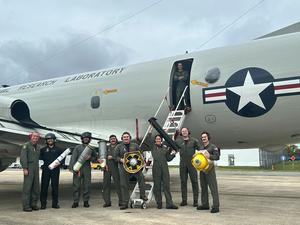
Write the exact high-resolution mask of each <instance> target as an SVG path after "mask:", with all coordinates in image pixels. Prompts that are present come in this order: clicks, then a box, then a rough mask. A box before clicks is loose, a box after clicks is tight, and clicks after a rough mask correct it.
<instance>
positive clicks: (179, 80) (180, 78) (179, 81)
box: [174, 62, 191, 112]
mask: <svg viewBox="0 0 300 225" xmlns="http://www.w3.org/2000/svg"><path fill="white" fill-rule="evenodd" d="M174 82H175V83H174V86H175V97H176V101H175V103H176V104H175V107H176V106H177V104H178V103H179V100H180V97H181V95H182V93H183V91H184V89H185V87H186V86H188V84H189V73H188V72H187V71H186V70H184V69H183V65H182V63H181V62H178V63H177V71H176V72H175V73H174ZM188 91H189V90H186V92H185V94H184V96H183V99H182V100H181V102H180V105H179V109H184V107H183V106H185V109H186V110H187V111H188V112H189V111H190V110H191V107H190V103H189V101H188V97H187V96H188ZM184 103H185V104H184Z"/></svg>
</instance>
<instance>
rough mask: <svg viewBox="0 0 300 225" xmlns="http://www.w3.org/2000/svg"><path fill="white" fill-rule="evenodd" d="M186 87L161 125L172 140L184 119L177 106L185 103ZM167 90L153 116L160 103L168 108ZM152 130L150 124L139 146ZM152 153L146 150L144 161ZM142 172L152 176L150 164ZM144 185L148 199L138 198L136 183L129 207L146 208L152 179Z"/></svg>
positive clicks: (148, 158)
mask: <svg viewBox="0 0 300 225" xmlns="http://www.w3.org/2000/svg"><path fill="white" fill-rule="evenodd" d="M187 88H188V86H186V87H185V89H184V91H183V93H182V95H181V97H180V99H179V102H178V103H177V106H176V108H175V109H174V110H170V112H169V114H168V116H167V118H166V120H165V122H164V125H163V130H164V131H165V132H166V133H167V134H168V136H169V137H170V138H172V140H174V139H175V136H176V132H177V131H179V130H180V129H181V128H182V126H183V123H184V119H185V111H184V110H181V109H180V110H179V106H180V103H181V102H182V101H183V103H184V105H186V103H185V99H184V95H185V93H186V91H187ZM169 90H170V88H168V89H167V92H166V95H165V96H164V97H163V99H162V101H161V103H160V105H159V107H158V109H157V111H156V113H155V115H154V118H156V117H157V115H158V113H159V111H160V109H161V107H162V105H163V104H164V103H165V102H166V103H167V104H168V108H169V109H170V108H171V107H170V104H169V102H168V100H167V99H168V98H167V96H168V94H169ZM151 131H152V126H151V125H149V127H148V129H147V131H146V134H145V136H144V138H143V140H142V142H141V143H140V147H141V146H142V145H143V143H144V141H145V140H146V137H147V135H148V133H150V132H151ZM152 160H153V159H152V155H151V153H150V152H147V153H146V155H145V161H146V163H147V162H148V161H152ZM143 173H144V174H145V175H147V176H148V177H152V165H146V166H145V168H144V170H143ZM145 185H146V195H147V198H148V200H147V201H144V200H142V199H140V197H139V196H140V189H139V185H138V183H136V185H135V187H134V189H133V191H132V194H131V196H130V207H131V208H134V207H141V208H142V209H146V208H147V204H148V203H150V201H151V199H152V197H153V181H147V182H145Z"/></svg>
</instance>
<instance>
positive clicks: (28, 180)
mask: <svg viewBox="0 0 300 225" xmlns="http://www.w3.org/2000/svg"><path fill="white" fill-rule="evenodd" d="M29 138H30V141H29V142H26V143H25V144H24V145H23V147H22V150H21V156H20V163H21V166H22V168H23V174H24V182H23V211H25V212H31V211H32V210H39V207H38V206H37V202H38V200H39V192H40V191H39V156H40V149H39V147H38V146H37V143H38V141H39V138H40V135H39V133H37V132H32V133H31V134H30V135H29Z"/></svg>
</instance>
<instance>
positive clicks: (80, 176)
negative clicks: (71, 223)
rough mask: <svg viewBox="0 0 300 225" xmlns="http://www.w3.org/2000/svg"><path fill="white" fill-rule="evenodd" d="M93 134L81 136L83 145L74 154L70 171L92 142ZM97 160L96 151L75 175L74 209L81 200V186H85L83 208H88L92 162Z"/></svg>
mask: <svg viewBox="0 0 300 225" xmlns="http://www.w3.org/2000/svg"><path fill="white" fill-rule="evenodd" d="M91 139H92V134H91V133H90V132H84V133H82V134H81V141H82V144H80V145H77V146H76V147H75V148H74V150H73V152H72V157H71V160H70V165H69V166H70V170H72V169H73V166H74V165H75V163H76V162H77V160H78V158H79V157H80V155H81V153H82V152H83V151H84V149H85V148H86V146H87V145H88V144H89V143H90V142H91ZM96 159H97V154H96V152H95V150H92V152H91V155H87V156H85V162H84V163H83V165H82V166H81V168H80V170H79V171H78V172H77V173H73V200H74V202H73V204H72V208H77V207H78V203H79V198H80V186H81V183H82V184H83V196H82V197H83V206H84V207H86V208H88V207H90V205H89V199H90V186H91V161H94V160H96Z"/></svg>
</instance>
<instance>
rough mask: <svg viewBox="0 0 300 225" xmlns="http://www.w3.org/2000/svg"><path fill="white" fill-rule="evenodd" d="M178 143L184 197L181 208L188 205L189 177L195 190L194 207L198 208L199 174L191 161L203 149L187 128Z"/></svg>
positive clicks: (183, 129) (182, 130)
mask: <svg viewBox="0 0 300 225" xmlns="http://www.w3.org/2000/svg"><path fill="white" fill-rule="evenodd" d="M176 143H177V145H178V146H179V154H180V163H179V173H180V180H181V195H182V202H181V203H180V206H186V205H187V179H188V175H189V176H190V180H191V183H192V189H193V199H194V203H193V206H194V207H197V206H198V197H199V185H198V173H197V170H196V169H195V168H194V167H193V165H192V162H191V160H192V157H193V155H194V154H195V151H196V150H199V149H201V146H200V143H199V141H198V140H197V139H196V138H193V137H192V136H190V132H189V130H188V128H186V127H183V128H182V129H181V131H180V136H178V137H177V138H176Z"/></svg>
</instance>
